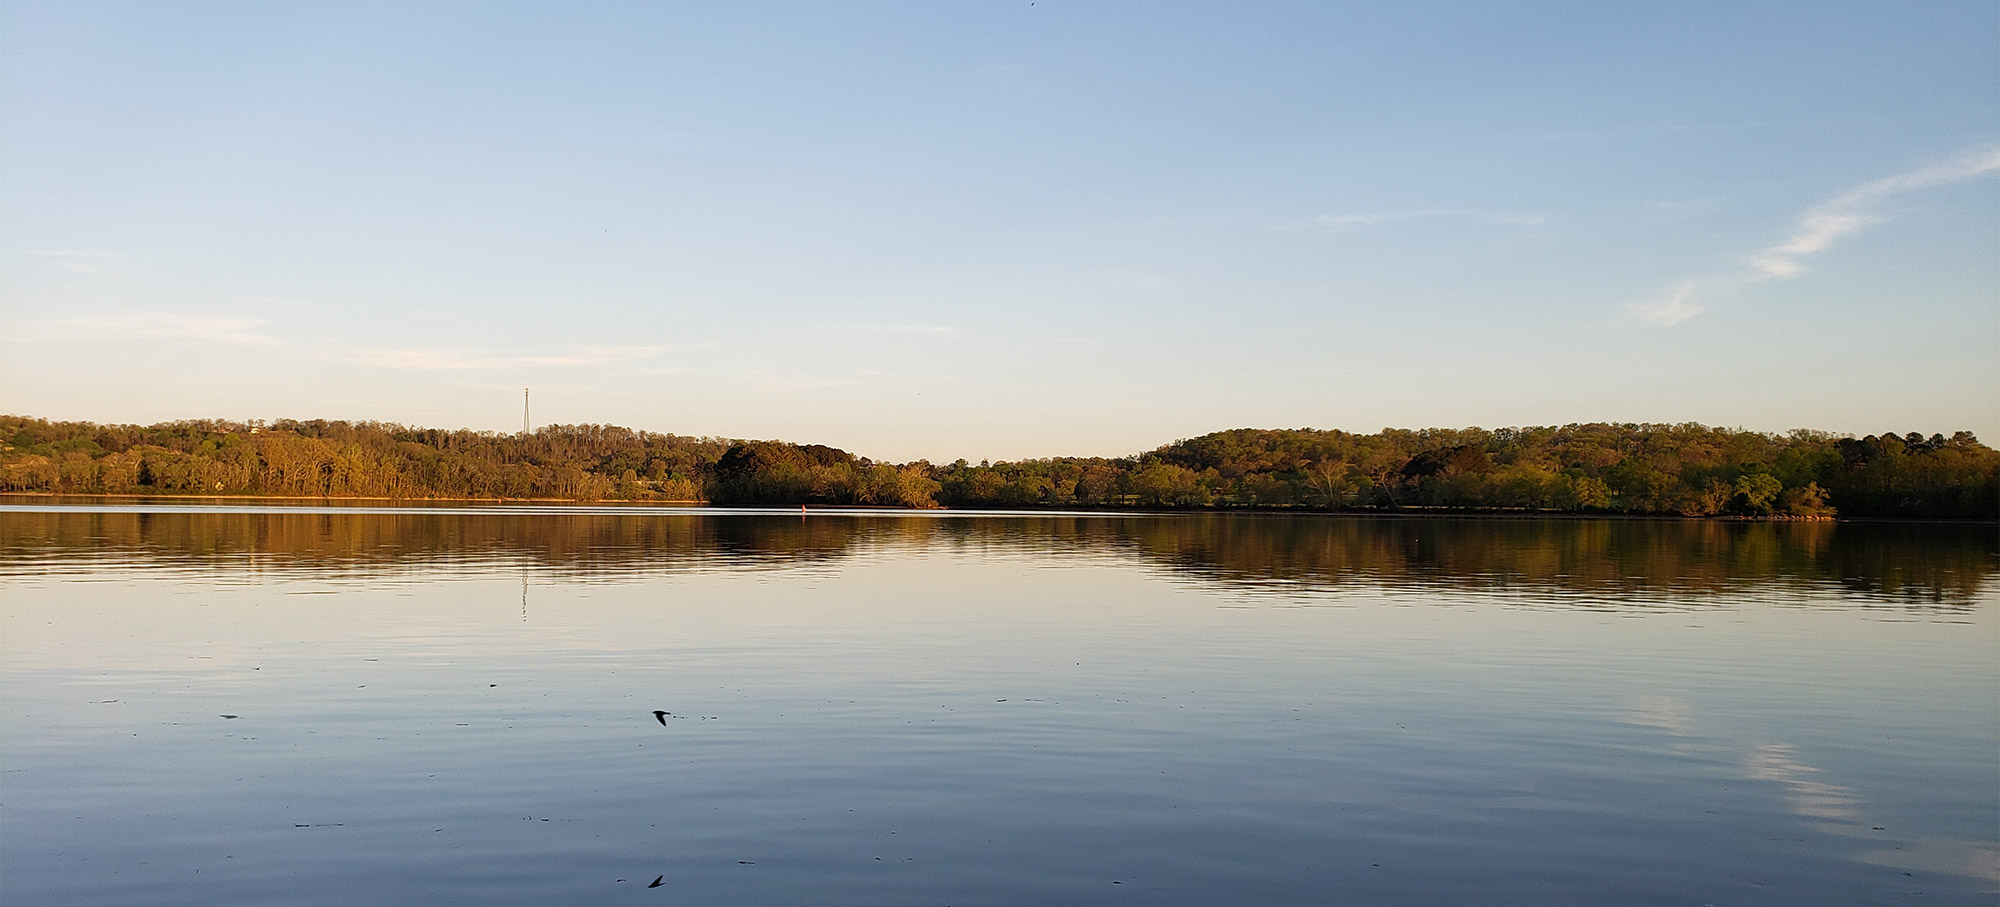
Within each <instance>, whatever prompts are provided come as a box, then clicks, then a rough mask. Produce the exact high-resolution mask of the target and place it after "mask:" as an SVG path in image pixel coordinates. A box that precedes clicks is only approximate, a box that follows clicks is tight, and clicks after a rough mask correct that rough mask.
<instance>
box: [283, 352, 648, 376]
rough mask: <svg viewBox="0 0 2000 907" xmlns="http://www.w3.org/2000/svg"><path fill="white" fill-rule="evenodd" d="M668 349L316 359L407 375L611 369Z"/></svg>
mask: <svg viewBox="0 0 2000 907" xmlns="http://www.w3.org/2000/svg"><path fill="white" fill-rule="evenodd" d="M668 349H669V347H665V346H584V347H571V348H569V349H567V350H565V351H563V352H560V353H553V354H547V353H545V354H518V353H515V354H509V353H503V352H495V351H492V350H477V349H464V348H452V347H394V348H390V347H384V348H374V349H365V348H364V349H354V348H345V349H337V350H331V351H328V352H326V353H323V354H322V355H321V357H320V358H323V359H328V360H331V361H334V362H348V363H353V364H356V365H372V366H375V367H377V368H388V369H402V370H407V371H475V370H493V369H518V368H562V367H576V366H592V365H614V364H617V363H620V362H632V361H635V360H639V359H646V358H650V357H652V356H657V355H659V354H660V353H663V352H666V351H667V350H668Z"/></svg>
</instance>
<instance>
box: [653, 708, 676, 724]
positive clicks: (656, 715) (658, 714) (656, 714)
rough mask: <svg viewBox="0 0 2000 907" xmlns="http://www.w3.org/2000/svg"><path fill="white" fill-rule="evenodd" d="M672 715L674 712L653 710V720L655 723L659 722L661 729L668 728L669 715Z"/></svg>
mask: <svg viewBox="0 0 2000 907" xmlns="http://www.w3.org/2000/svg"><path fill="white" fill-rule="evenodd" d="M672 714H673V713H672V712H662V711H660V710H659V709H654V710H653V720H655V721H658V722H659V723H660V726H661V727H666V726H667V716H668V715H672Z"/></svg>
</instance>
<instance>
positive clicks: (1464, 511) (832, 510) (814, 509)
mask: <svg viewBox="0 0 2000 907" xmlns="http://www.w3.org/2000/svg"><path fill="white" fill-rule="evenodd" d="M18 499H34V500H42V501H50V502H54V501H55V500H58V499H71V500H74V499H84V500H87V501H104V502H111V501H121V502H132V503H135V504H162V503H172V502H188V503H195V504H225V503H239V504H257V503H266V502H268V503H272V504H274V505H283V504H314V503H318V504H327V505H335V504H379V505H387V506H392V507H393V506H401V505H425V504H496V505H498V504H540V505H576V506H579V507H609V508H622V509H632V510H645V509H659V510H681V511H698V510H712V509H713V510H735V509H769V510H771V511H772V512H773V513H774V514H775V513H787V512H790V511H791V509H792V508H794V507H798V508H799V509H800V511H802V512H804V513H827V514H837V513H843V512H868V513H881V512H882V511H893V512H902V513H909V514H931V515H937V514H949V513H953V512H958V513H963V514H966V515H973V514H981V515H989V514H1004V515H1019V516H1035V515H1079V514H1081V515H1089V516H1154V517H1156V516H1195V515H1211V514H1244V515H1259V516H1265V515H1298V516H1342V517H1391V518H1403V519H1414V518H1424V517H1435V518H1463V519H1499V520H1548V519H1562V520H1670V521H1674V522H1705V523H1933V524H1946V525H2000V520H1993V519H1981V518H1977V517H1967V518H1963V519H1951V518H1944V517H1870V516H1863V517H1842V516H1838V515H1836V516H1830V517H1826V516H1804V517H1802V516H1788V515H1772V516H1742V515H1717V516H1690V515H1687V514H1679V513H1592V512H1588V511H1570V510H1498V509H1480V508H1457V507H1427V506H1413V507H1400V508H1396V509H1393V510H1391V509H1369V510H1324V509H1318V508H1308V507H1262V506H1255V505H1243V506H1222V507H1216V506H1208V507H1170V508H1145V509H1141V508H1125V507H1092V506H1087V505H1079V506H1071V507H1051V508H1038V507H1012V508H1010V507H981V508H964V509H959V508H952V507H934V508H916V507H892V506H871V505H858V504H805V505H798V504H751V505H734V504H714V503H711V502H707V501H627V500H597V501H585V500H578V499H575V498H415V497H409V498H394V497H382V496H359V495H358V496H351V497H343V496H326V495H314V496H306V495H194V494H176V495H131V494H47V493H44V492H28V491H5V492H0V503H5V502H8V501H11V500H18ZM411 509H412V510H421V509H422V507H421V506H413V507H412V508H411Z"/></svg>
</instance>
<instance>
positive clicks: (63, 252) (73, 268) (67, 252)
mask: <svg viewBox="0 0 2000 907" xmlns="http://www.w3.org/2000/svg"><path fill="white" fill-rule="evenodd" d="M27 254H29V255H32V256H34V257H36V258H40V259H43V260H45V261H47V262H49V263H50V264H53V265H55V266H56V267H58V268H61V269H63V270H65V271H69V272H72V273H75V274H89V275H92V276H95V277H123V276H125V256H123V255H120V254H118V253H117V252H113V251H111V250H110V249H29V250H27Z"/></svg>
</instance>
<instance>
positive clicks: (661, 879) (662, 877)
mask: <svg viewBox="0 0 2000 907" xmlns="http://www.w3.org/2000/svg"><path fill="white" fill-rule="evenodd" d="M662 723H664V722H662ZM666 880H667V877H666V876H660V877H659V878H657V879H654V880H653V884H651V885H648V886H646V887H647V888H658V887H660V883H661V882H664V881H666Z"/></svg>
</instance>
